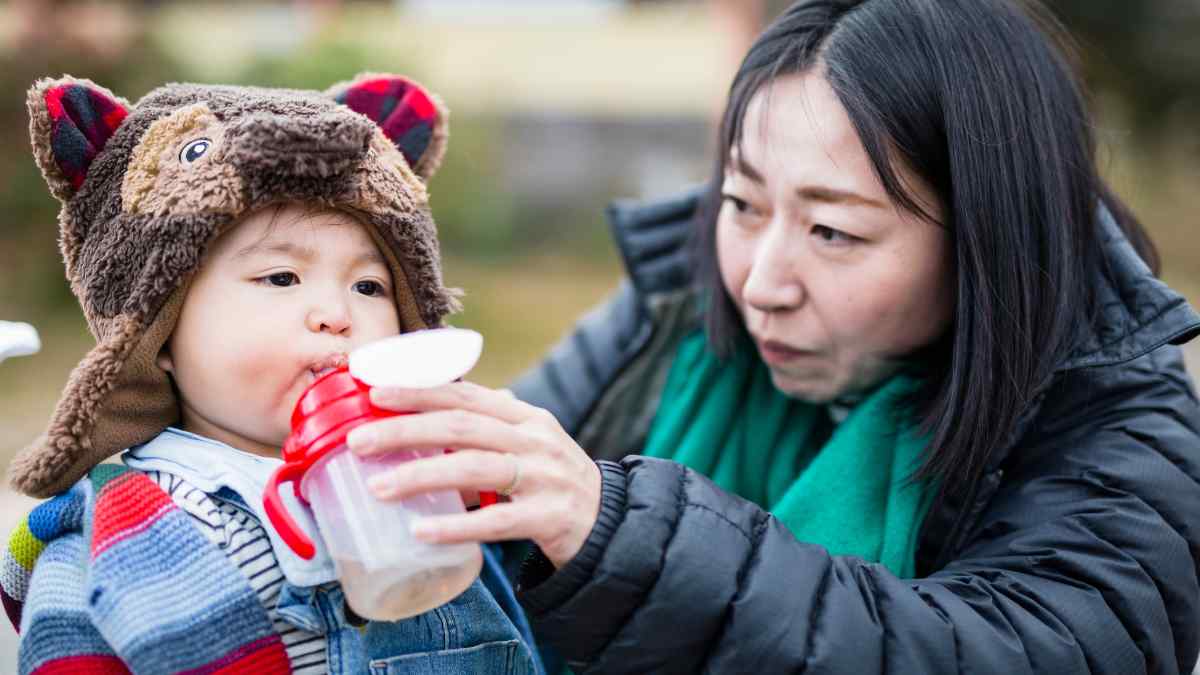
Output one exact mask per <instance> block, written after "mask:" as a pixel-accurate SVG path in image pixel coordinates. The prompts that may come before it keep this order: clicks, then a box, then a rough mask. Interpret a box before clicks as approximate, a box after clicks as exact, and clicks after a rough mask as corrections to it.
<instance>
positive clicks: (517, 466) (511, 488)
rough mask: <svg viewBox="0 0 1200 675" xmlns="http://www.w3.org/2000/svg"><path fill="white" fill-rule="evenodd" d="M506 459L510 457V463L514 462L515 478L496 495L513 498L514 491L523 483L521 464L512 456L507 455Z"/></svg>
mask: <svg viewBox="0 0 1200 675" xmlns="http://www.w3.org/2000/svg"><path fill="white" fill-rule="evenodd" d="M505 457H508V459H509V461H511V462H512V467H513V476H512V480H510V481H509V482H508V485H505V486H504V487H502V488H500V489H499V490H497V491H496V494H498V495H500V496H501V497H511V496H512V493H513V491H515V490H516V489H517V485H519V484H520V483H521V462H519V461H518V460H517V458H516V457H514V456H512V455H505Z"/></svg>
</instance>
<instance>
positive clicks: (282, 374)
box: [159, 204, 400, 456]
mask: <svg viewBox="0 0 1200 675" xmlns="http://www.w3.org/2000/svg"><path fill="white" fill-rule="evenodd" d="M392 284H393V280H392V277H391V274H390V272H389V270H388V267H387V265H386V264H385V262H384V260H383V257H382V256H381V254H380V252H379V249H378V248H377V247H376V246H375V243H374V241H372V239H371V237H370V235H369V234H368V233H367V231H366V229H365V228H364V227H363V226H362V225H361V224H359V223H358V222H357V221H356V220H354V219H353V218H352V217H350V216H349V215H346V214H344V213H341V212H338V211H332V210H319V211H310V210H308V209H306V208H305V207H303V206H299V205H292V204H289V205H286V206H283V207H281V208H277V207H270V208H266V209H263V210H260V211H257V212H255V213H252V214H250V215H249V216H247V217H245V218H243V219H242V221H241V222H239V223H238V224H237V225H236V226H235V227H234V228H233V229H232V230H230V231H229V232H227V233H225V234H223V235H222V236H221V237H220V238H219V239H218V240H217V241H216V242H215V243H214V245H213V247H212V249H211V250H210V251H209V252H208V254H207V255H206V256H205V259H204V263H203V265H202V266H201V268H200V270H199V271H198V272H197V273H196V276H195V278H194V279H193V280H192V284H191V287H190V288H189V289H188V293H187V297H186V298H185V300H184V303H183V308H182V310H181V312H180V316H179V322H178V324H177V325H176V327H175V332H174V333H172V335H171V338H170V340H169V341H168V343H167V346H166V349H164V350H163V352H162V354H161V355H160V356H159V365H161V366H162V367H163V369H164V370H167V371H168V372H170V373H171V374H172V376H173V377H174V379H175V383H176V386H177V387H178V389H179V395H180V398H181V399H182V401H181V403H182V411H183V426H184V428H185V429H187V430H189V431H193V432H195V433H198V434H201V435H204V436H208V437H210V438H214V439H216V440H219V441H223V442H225V443H228V444H229V445H232V446H233V447H236V448H239V449H241V450H245V451H247V452H255V453H258V454H266V455H270V456H277V455H278V454H279V448H280V446H281V445H282V443H283V441H284V439H285V438H286V437H287V434H288V432H289V431H290V428H289V418H290V417H291V413H292V408H293V407H294V406H295V403H296V400H297V398H298V397H299V396H300V394H301V392H302V391H303V390H304V388H305V387H307V386H308V385H309V383H311V382H312V381H313V380H315V379H316V378H317V376H318V375H320V374H321V373H322V371H324V370H326V369H329V368H333V367H336V366H338V365H340V364H342V363H344V362H345V359H346V355H347V354H348V353H349V352H350V350H352V349H354V348H355V347H357V346H359V345H362V344H365V343H367V342H371V341H373V340H377V339H379V338H382V337H386V336H388V335H395V334H396V333H398V332H400V319H399V316H398V314H397V311H396V305H395V301H394V299H393V298H394V292H393V287H392Z"/></svg>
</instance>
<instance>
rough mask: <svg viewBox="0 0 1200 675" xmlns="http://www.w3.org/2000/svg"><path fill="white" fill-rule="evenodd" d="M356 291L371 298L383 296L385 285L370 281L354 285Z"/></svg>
mask: <svg viewBox="0 0 1200 675" xmlns="http://www.w3.org/2000/svg"><path fill="white" fill-rule="evenodd" d="M354 290H355V291H358V292H359V293H362V294H363V295H371V296H377V295H383V292H384V288H383V284H381V283H379V282H378V281H371V280H370V279H368V280H366V281H360V282H358V283H356V284H354Z"/></svg>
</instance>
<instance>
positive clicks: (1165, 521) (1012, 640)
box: [522, 355, 1200, 675]
mask: <svg viewBox="0 0 1200 675" xmlns="http://www.w3.org/2000/svg"><path fill="white" fill-rule="evenodd" d="M1154 358H1156V357H1154V355H1151V356H1148V357H1144V358H1143V359H1142V360H1141V361H1143V363H1142V364H1140V365H1138V364H1134V365H1133V366H1129V365H1128V364H1127V365H1126V366H1123V367H1120V368H1108V369H1085V370H1084V371H1083V374H1081V375H1080V376H1079V378H1082V379H1078V378H1077V380H1076V381H1073V382H1069V383H1065V384H1064V387H1069V389H1070V391H1069V392H1068V391H1067V390H1061V393H1062V396H1061V397H1057V396H1056V395H1055V394H1054V393H1053V391H1052V394H1051V396H1049V397H1048V399H1047V400H1048V403H1047V406H1046V408H1045V410H1044V412H1043V415H1042V416H1041V417H1039V420H1042V419H1043V418H1044V421H1042V422H1041V423H1040V424H1041V429H1040V433H1039V434H1038V435H1036V436H1035V437H1034V438H1033V439H1032V440H1031V441H1030V442H1029V443H1028V444H1026V445H1023V446H1021V447H1019V448H1018V451H1017V452H1015V453H1014V456H1013V461H1012V462H1010V463H1009V465H1008V466H1006V467H1005V470H1006V473H1005V475H1004V478H1003V482H1002V484H1001V487H1000V488H999V490H998V492H997V493H996V494H995V496H994V497H993V498H992V500H991V501H990V503H989V504H988V506H987V508H986V509H985V510H984V511H983V513H982V514H980V516H979V518H978V519H977V520H976V521H975V525H974V526H973V527H972V528H971V530H970V533H969V536H968V537H966V540H965V543H964V544H963V546H962V547H961V548H960V549H959V550H958V551H957V555H956V556H955V559H954V560H953V561H952V562H950V563H949V564H947V565H945V566H944V567H943V568H942V569H940V570H938V571H936V572H935V573H933V574H931V575H929V576H927V577H925V578H920V579H900V578H897V577H896V576H894V575H892V574H891V573H889V572H888V571H887V570H886V569H885V568H883V567H882V566H879V565H876V564H868V563H866V562H864V561H862V560H860V559H856V558H850V557H840V556H831V555H829V553H827V552H826V551H825V550H824V549H823V548H821V547H820V546H816V545H812V544H806V543H803V542H800V541H797V540H796V539H795V538H794V537H793V536H792V535H791V533H790V532H789V531H788V530H787V529H786V528H785V527H784V526H783V525H781V524H780V523H779V522H778V521H776V520H775V519H773V518H772V517H770V516H769V515H768V514H766V513H764V512H763V511H762V510H761V509H759V508H758V507H757V506H755V505H753V504H751V503H749V502H747V501H744V500H742V499H739V498H737V497H735V496H732V495H730V494H728V493H725V492H723V491H722V490H720V489H719V488H717V487H716V486H715V485H713V484H712V483H711V482H709V481H708V480H707V479H705V478H704V477H702V476H700V475H698V474H696V473H693V472H692V471H690V470H688V469H686V468H684V467H682V466H680V465H677V464H674V463H671V462H667V461H662V460H655V459H648V458H641V457H628V458H626V459H624V460H623V461H621V462H620V463H602V465H603V475H604V491H603V496H602V515H601V519H600V521H599V522H598V523H597V526H596V528H595V529H594V530H593V532H592V535H591V537H590V538H589V540H588V542H587V543H586V544H585V547H584V549H583V550H582V551H581V553H580V554H579V555H578V556H577V557H576V558H575V559H574V560H572V561H571V562H570V563H568V565H566V566H564V567H563V568H562V569H561V570H558V571H557V572H555V573H553V574H550V575H549V576H548V578H544V576H545V575H546V574H547V573H548V572H549V570H545V569H543V570H538V569H536V565H531V566H530V567H529V568H528V569H527V570H526V571H525V578H524V579H523V585H524V586H527V587H530V586H531V587H530V588H528V589H527V590H525V591H524V592H523V596H522V597H523V602H524V603H525V605H526V607H527V609H528V610H529V612H530V615H531V617H532V619H533V621H534V625H535V628H536V629H537V631H538V633H539V635H540V637H541V638H542V639H544V640H547V641H549V642H550V643H551V644H553V645H554V646H555V647H556V648H558V649H559V650H561V652H562V653H563V654H564V655H565V656H566V657H567V659H568V661H569V663H571V664H572V665H573V666H574V667H575V668H576V670H577V671H586V672H604V673H625V672H628V673H641V672H656V673H694V672H720V673H726V672H728V673H735V672H736V673H749V672H759V673H776V672H779V673H782V672H801V671H803V672H821V673H876V672H879V673H963V672H969V673H1076V672H1079V673H1082V672H1093V673H1111V674H1113V675H1129V674H1132V673H1183V672H1190V670H1191V667H1192V665H1193V663H1194V662H1195V659H1196V655H1197V650H1198V649H1200V636H1198V629H1200V585H1198V583H1197V556H1198V555H1200V520H1197V518H1196V515H1197V514H1200V450H1198V448H1200V428H1198V420H1200V409H1198V408H1197V404H1196V400H1195V397H1194V394H1192V392H1191V391H1190V388H1189V387H1188V386H1187V384H1186V381H1185V379H1181V378H1185V376H1182V375H1180V374H1179V373H1181V372H1182V371H1181V370H1176V373H1177V375H1176V376H1174V377H1163V376H1161V375H1160V376H1155V377H1151V375H1154V372H1155V371H1157V369H1156V368H1155V367H1154V363H1153V361H1154ZM1139 368H1140V369H1142V370H1145V371H1147V372H1142V373H1138V372H1136V371H1137V370H1138V369H1139ZM1079 392H1090V394H1089V396H1088V397H1086V399H1081V398H1079V396H1078V394H1079ZM1082 400H1086V401H1087V404H1086V405H1084V404H1081V401H1082Z"/></svg>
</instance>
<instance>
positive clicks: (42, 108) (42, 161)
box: [26, 75, 130, 201]
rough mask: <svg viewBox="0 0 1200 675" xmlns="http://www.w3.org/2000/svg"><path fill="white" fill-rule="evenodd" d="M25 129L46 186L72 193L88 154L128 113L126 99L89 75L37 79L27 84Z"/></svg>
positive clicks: (93, 153) (80, 181) (66, 194)
mask: <svg viewBox="0 0 1200 675" xmlns="http://www.w3.org/2000/svg"><path fill="white" fill-rule="evenodd" d="M26 105H27V106H28V108H29V135H30V137H31V140H32V141H33V156H34V159H36V160H37V164H38V167H39V168H41V170H42V175H43V176H45V177H46V183H47V184H48V185H49V186H50V192H51V193H53V194H54V196H55V197H58V198H59V199H60V200H62V201H66V200H68V199H70V198H71V196H72V195H74V194H75V192H76V190H78V189H79V186H80V185H83V180H84V178H86V177H87V172H88V168H89V167H90V166H91V165H92V160H94V159H95V158H96V155H98V154H100V151H101V150H103V149H104V146H105V145H106V144H107V143H108V140H109V139H110V138H112V136H113V134H115V133H116V131H117V128H118V127H120V126H121V122H123V121H125V117H126V116H127V115H128V114H129V108H130V106H129V103H128V102H126V101H125V100H123V99H121V98H119V97H117V96H115V95H114V94H113V93H112V92H111V91H109V90H107V89H105V88H104V87H101V86H99V85H97V84H95V83H93V82H90V81H88V80H79V79H75V78H73V77H71V76H69V75H66V76H63V77H61V78H59V79H57V80H51V79H44V80H39V81H38V82H37V83H35V84H34V85H33V87H31V88H30V89H29V94H28V97H27V99H26Z"/></svg>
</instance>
